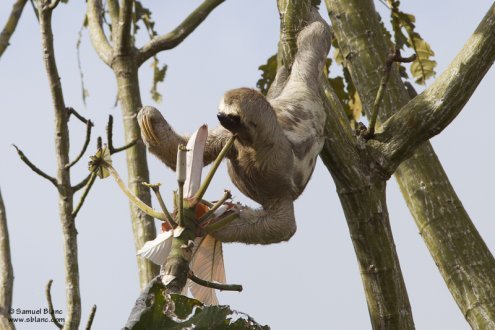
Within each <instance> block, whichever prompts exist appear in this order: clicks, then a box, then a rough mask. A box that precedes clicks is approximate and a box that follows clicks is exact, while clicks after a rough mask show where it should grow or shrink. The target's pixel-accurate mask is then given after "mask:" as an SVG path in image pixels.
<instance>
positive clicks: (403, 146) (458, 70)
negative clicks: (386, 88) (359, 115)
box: [369, 4, 495, 174]
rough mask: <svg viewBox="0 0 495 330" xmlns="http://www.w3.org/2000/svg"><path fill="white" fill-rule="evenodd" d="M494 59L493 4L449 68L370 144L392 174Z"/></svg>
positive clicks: (445, 120)
mask: <svg viewBox="0 0 495 330" xmlns="http://www.w3.org/2000/svg"><path fill="white" fill-rule="evenodd" d="M494 60H495V4H492V6H491V7H490V9H489V10H488V13H487V14H486V16H485V17H484V18H483V20H482V21H481V23H480V25H479V26H478V28H477V29H476V31H475V32H474V34H473V35H472V36H471V37H470V38H469V40H468V41H467V42H466V44H465V45H464V47H463V48H462V50H461V51H460V52H459V53H458V55H457V56H456V58H455V59H454V60H453V61H452V63H451V64H450V65H449V67H448V68H447V69H446V70H445V71H444V72H443V73H442V74H441V75H440V77H438V79H436V80H435V82H434V83H433V84H432V85H431V86H430V87H429V88H427V89H426V90H425V91H424V92H423V93H421V94H420V95H418V96H417V97H415V98H414V99H413V100H411V101H410V102H409V103H408V104H406V105H405V106H404V107H402V109H400V110H399V111H398V112H397V113H396V114H394V115H393V116H392V117H390V118H389V119H388V120H387V121H386V122H385V123H384V124H383V127H382V132H381V133H379V134H376V136H375V139H374V140H370V141H369V145H370V146H371V147H372V148H373V149H375V151H378V152H379V156H378V162H379V163H380V165H381V166H382V167H383V169H384V170H385V171H386V173H389V174H392V173H393V172H394V171H395V169H396V168H397V167H398V166H399V164H400V163H401V162H402V161H403V160H404V159H407V158H408V157H410V156H411V155H412V153H413V152H414V150H415V149H416V148H417V147H418V146H419V145H420V144H422V143H423V142H425V141H427V140H428V139H430V138H431V137H433V136H435V135H437V134H438V133H440V132H441V131H442V130H443V129H444V128H445V127H447V125H448V124H450V122H451V121H452V120H453V119H454V118H455V117H456V116H457V115H458V114H459V113H460V112H461V110H462V109H463V107H464V105H465V104H466V103H467V101H468V100H469V98H470V97H471V95H472V94H473V93H474V91H475V89H476V87H477V86H478V84H479V83H480V81H481V79H482V78H483V77H484V76H485V74H486V72H487V71H488V69H490V67H491V66H492V64H493V61H494Z"/></svg>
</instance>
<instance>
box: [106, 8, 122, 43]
mask: <svg viewBox="0 0 495 330" xmlns="http://www.w3.org/2000/svg"><path fill="white" fill-rule="evenodd" d="M107 6H108V15H109V16H110V22H111V24H112V27H114V28H112V41H115V40H117V34H118V31H117V30H118V29H117V28H116V27H117V26H118V24H119V11H120V6H119V1H118V0H107Z"/></svg>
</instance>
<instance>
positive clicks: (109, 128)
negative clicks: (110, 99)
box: [107, 115, 137, 155]
mask: <svg viewBox="0 0 495 330" xmlns="http://www.w3.org/2000/svg"><path fill="white" fill-rule="evenodd" d="M136 143H137V139H135V140H133V141H131V142H129V143H128V144H126V145H124V146H122V147H119V148H115V147H114V146H113V116H112V115H110V116H108V124H107V145H108V150H110V154H111V155H113V154H115V153H117V152H121V151H124V150H126V149H128V148H131V147H132V146H134V145H135V144H136Z"/></svg>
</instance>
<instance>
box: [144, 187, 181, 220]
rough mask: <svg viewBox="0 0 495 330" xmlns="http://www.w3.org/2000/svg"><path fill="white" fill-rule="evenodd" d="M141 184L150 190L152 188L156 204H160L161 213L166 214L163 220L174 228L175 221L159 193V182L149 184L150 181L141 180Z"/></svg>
mask: <svg viewBox="0 0 495 330" xmlns="http://www.w3.org/2000/svg"><path fill="white" fill-rule="evenodd" d="M142 184H143V185H144V186H146V187H148V188H151V190H153V192H154V193H155V196H156V199H157V200H158V204H160V208H161V209H162V211H163V213H164V214H165V216H166V219H165V222H168V225H169V226H170V227H171V228H176V227H177V223H176V222H175V221H174V219H173V217H172V215H171V214H170V212H169V211H168V209H167V206H166V205H165V203H164V202H163V198H162V194H161V193H160V184H159V183H157V184H150V183H146V182H142Z"/></svg>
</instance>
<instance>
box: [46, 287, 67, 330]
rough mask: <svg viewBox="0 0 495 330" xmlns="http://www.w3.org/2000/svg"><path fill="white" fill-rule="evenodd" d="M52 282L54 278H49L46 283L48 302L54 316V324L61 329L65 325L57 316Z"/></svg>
mask: <svg viewBox="0 0 495 330" xmlns="http://www.w3.org/2000/svg"><path fill="white" fill-rule="evenodd" d="M52 283H53V280H49V281H48V283H47V284H46V289H45V294H46V302H47V303H48V312H49V313H50V316H51V318H52V322H53V324H55V326H56V327H57V328H59V329H62V328H63V327H64V326H63V325H62V324H60V322H58V320H57V318H56V317H55V309H54V308H53V302H52V292H51V289H52Z"/></svg>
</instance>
